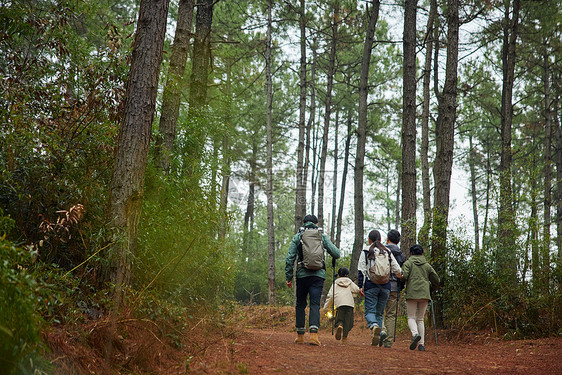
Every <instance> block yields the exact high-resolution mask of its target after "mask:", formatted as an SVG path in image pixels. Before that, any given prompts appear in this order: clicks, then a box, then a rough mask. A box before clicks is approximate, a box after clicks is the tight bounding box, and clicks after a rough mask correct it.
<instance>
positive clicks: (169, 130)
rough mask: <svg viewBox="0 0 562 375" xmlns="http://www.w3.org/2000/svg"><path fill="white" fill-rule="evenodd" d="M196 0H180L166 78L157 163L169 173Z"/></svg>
mask: <svg viewBox="0 0 562 375" xmlns="http://www.w3.org/2000/svg"><path fill="white" fill-rule="evenodd" d="M194 3H195V1H194V0H180V2H179V5H178V19H177V24H176V33H175V36H174V44H173V45H172V56H171V57H170V68H169V70H168V79H167V80H166V86H165V87H164V94H163V95H162V114H161V115H160V125H159V129H158V134H157V136H156V147H155V149H154V150H155V160H156V165H157V167H158V168H159V169H160V170H162V171H165V172H168V170H169V169H170V153H171V152H172V151H173V149H174V140H175V139H176V126H177V123H178V116H179V111H180V99H181V92H182V88H183V85H182V82H183V78H184V74H185V65H186V63H187V54H188V50H189V38H190V36H189V34H190V33H191V24H192V21H193V7H194Z"/></svg>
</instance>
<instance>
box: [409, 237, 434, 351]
mask: <svg viewBox="0 0 562 375" xmlns="http://www.w3.org/2000/svg"><path fill="white" fill-rule="evenodd" d="M402 276H403V280H404V281H405V282H406V288H405V291H406V308H407V310H408V327H409V328H410V331H411V332H412V342H411V343H410V350H415V349H416V347H417V348H418V350H419V351H422V352H423V351H425V347H424V345H423V344H424V336H425V327H424V323H423V318H424V316H425V310H426V309H427V305H428V303H429V300H430V299H431V290H430V287H431V286H433V287H434V288H438V287H439V282H440V280H439V276H438V275H437V272H435V270H434V269H433V267H431V265H430V264H429V263H428V262H427V260H426V259H425V257H424V256H423V248H422V247H421V245H414V246H412V247H411V248H410V258H409V259H408V260H407V261H406V263H404V265H403V266H402ZM418 343H419V346H418Z"/></svg>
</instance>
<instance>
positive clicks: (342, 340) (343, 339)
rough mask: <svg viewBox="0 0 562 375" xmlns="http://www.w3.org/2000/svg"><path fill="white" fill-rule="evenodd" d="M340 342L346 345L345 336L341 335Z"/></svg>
mask: <svg viewBox="0 0 562 375" xmlns="http://www.w3.org/2000/svg"><path fill="white" fill-rule="evenodd" d="M341 343H342V345H347V337H342V339H341Z"/></svg>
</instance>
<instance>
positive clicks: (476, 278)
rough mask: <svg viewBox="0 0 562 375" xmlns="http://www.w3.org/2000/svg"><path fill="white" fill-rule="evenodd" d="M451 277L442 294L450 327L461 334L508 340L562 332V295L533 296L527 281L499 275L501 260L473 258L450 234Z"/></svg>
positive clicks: (482, 255) (469, 248) (485, 255)
mask: <svg viewBox="0 0 562 375" xmlns="http://www.w3.org/2000/svg"><path fill="white" fill-rule="evenodd" d="M449 236H450V238H449V244H448V255H447V266H448V269H447V276H446V280H445V287H444V288H443V290H441V291H439V295H440V297H442V298H443V301H444V316H445V320H446V322H447V323H448V325H449V326H451V327H452V328H455V329H458V330H460V331H461V332H462V331H468V330H474V329H479V330H491V331H492V332H495V333H496V334H497V335H504V337H505V338H523V337H540V336H548V335H553V334H558V333H559V332H560V330H561V329H562V319H560V313H561V311H560V309H561V306H562V295H561V293H560V291H558V290H557V289H555V291H554V292H553V293H552V294H549V295H542V294H537V293H532V290H531V285H530V284H529V283H528V282H527V281H526V280H525V278H523V279H522V280H520V281H518V282H517V283H516V284H513V280H512V278H511V277H510V276H509V275H506V274H505V273H502V272H498V271H497V266H496V262H497V256H496V255H494V254H493V252H490V251H480V252H476V253H475V252H474V251H473V247H472V244H471V243H470V242H469V241H467V240H464V239H461V238H459V237H458V236H456V235H455V233H450V234H449Z"/></svg>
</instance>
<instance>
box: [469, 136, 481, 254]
mask: <svg viewBox="0 0 562 375" xmlns="http://www.w3.org/2000/svg"><path fill="white" fill-rule="evenodd" d="M468 143H469V147H470V150H469V156H468V164H469V168H470V193H471V197H472V217H473V221H474V251H475V252H476V253H479V252H480V227H479V225H478V196H477V194H476V157H475V155H476V150H475V148H474V145H473V144H472V136H469V137H468Z"/></svg>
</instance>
